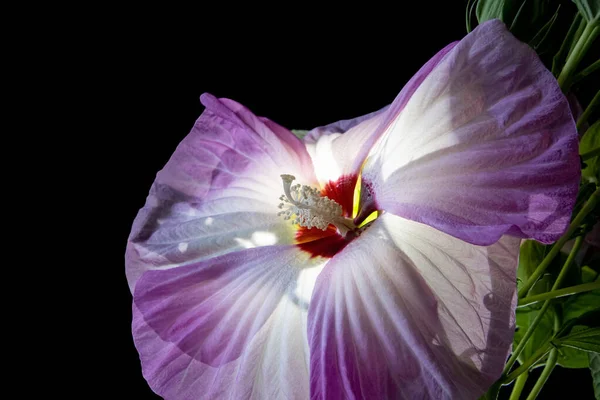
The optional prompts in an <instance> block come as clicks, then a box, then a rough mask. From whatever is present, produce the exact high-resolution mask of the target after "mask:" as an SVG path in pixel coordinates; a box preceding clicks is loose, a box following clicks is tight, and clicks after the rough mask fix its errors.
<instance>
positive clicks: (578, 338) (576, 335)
mask: <svg viewBox="0 0 600 400" xmlns="http://www.w3.org/2000/svg"><path fill="white" fill-rule="evenodd" d="M554 344H556V345H558V346H566V347H572V348H574V349H579V350H583V351H591V352H594V353H600V328H586V329H580V330H577V331H575V332H573V333H571V334H569V335H568V336H565V337H563V338H560V339H555V340H554Z"/></svg>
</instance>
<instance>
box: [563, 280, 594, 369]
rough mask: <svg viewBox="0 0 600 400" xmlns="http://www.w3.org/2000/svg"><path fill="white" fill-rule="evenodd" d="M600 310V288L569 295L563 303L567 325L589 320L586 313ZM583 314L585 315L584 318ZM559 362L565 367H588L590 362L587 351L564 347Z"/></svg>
mask: <svg viewBox="0 0 600 400" xmlns="http://www.w3.org/2000/svg"><path fill="white" fill-rule="evenodd" d="M595 310H600V290H594V291H591V292H586V293H580V294H576V295H573V296H570V297H568V299H567V301H565V302H564V303H563V319H564V321H566V324H565V326H569V325H570V326H575V325H576V324H582V323H586V322H588V320H589V318H587V317H585V316H586V315H589V314H586V313H589V312H592V313H593V312H594V311H595ZM582 316H584V317H583V318H582ZM586 327H587V324H586ZM559 354H560V355H559V358H558V364H559V365H560V366H562V367H564V368H587V367H588V364H589V360H588V356H587V352H585V351H582V350H579V349H575V348H571V347H562V348H561V349H560V353H559Z"/></svg>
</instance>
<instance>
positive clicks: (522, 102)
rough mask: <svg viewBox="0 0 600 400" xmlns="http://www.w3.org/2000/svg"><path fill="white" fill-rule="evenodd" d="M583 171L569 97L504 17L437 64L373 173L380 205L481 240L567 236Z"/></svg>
mask: <svg viewBox="0 0 600 400" xmlns="http://www.w3.org/2000/svg"><path fill="white" fill-rule="evenodd" d="M579 176H580V167H579V160H578V154H577V131H576V129H575V124H574V121H573V118H572V116H571V112H570V111H569V106H568V103H567V100H566V99H565V97H564V96H563V94H562V93H561V91H560V88H559V87H558V85H557V83H556V80H555V79H554V77H553V76H552V74H551V73H550V72H549V71H548V70H546V68H545V67H544V66H543V64H542V63H541V61H540V60H539V58H538V57H537V55H536V54H535V52H534V51H533V50H532V49H531V48H529V47H528V46H527V45H526V44H524V43H521V42H519V41H518V40H517V39H515V38H514V37H513V36H512V35H511V34H510V33H509V32H508V31H507V30H506V27H505V26H504V25H503V24H502V22H500V21H498V20H494V21H489V22H486V23H484V24H482V25H480V26H479V27H478V28H477V29H475V30H474V31H473V32H472V33H470V34H469V35H467V36H466V37H465V38H464V39H463V40H462V41H461V42H460V43H459V44H458V45H457V46H456V47H454V48H453V49H452V50H451V51H450V52H449V53H448V54H447V56H446V57H445V58H444V59H443V60H442V61H441V62H439V63H438V64H437V65H436V67H435V68H434V69H433V70H432V71H431V73H430V74H429V75H428V76H427V77H426V79H425V80H424V81H423V83H422V84H421V85H420V86H419V88H418V89H417V90H416V91H415V93H414V94H413V96H412V97H411V98H410V100H409V101H408V103H407V104H406V107H405V108H404V110H403V111H402V112H401V113H400V114H399V115H398V116H397V118H396V120H395V121H394V122H393V123H392V124H391V125H390V127H389V129H388V130H387V131H386V133H385V134H384V135H383V136H382V138H381V140H380V142H378V144H377V146H376V147H375V148H374V149H373V151H372V152H371V153H370V154H369V157H368V159H367V163H366V164H365V167H364V169H363V178H364V180H365V182H366V183H368V184H369V185H370V187H371V192H372V193H371V194H373V195H374V198H375V200H373V201H375V202H376V207H377V208H380V209H384V210H386V211H388V212H391V213H393V214H396V215H400V216H402V217H405V218H409V219H412V220H415V221H420V222H423V223H425V224H428V225H430V226H433V227H435V228H437V229H440V230H442V231H444V232H446V233H449V234H451V235H453V236H455V237H458V238H460V239H463V240H466V241H468V242H470V243H474V244H481V245H487V244H491V243H493V242H495V241H496V240H498V238H500V236H501V235H503V234H505V233H510V234H515V235H518V236H520V237H531V238H534V239H537V240H539V241H541V242H544V243H550V242H553V241H555V240H556V239H558V237H560V235H562V233H563V232H564V231H565V230H566V228H567V226H568V224H569V218H570V215H571V211H572V207H573V205H574V202H575V197H576V195H577V188H578V184H579ZM364 207H365V208H369V206H368V205H365V206H364ZM371 208H372V207H371Z"/></svg>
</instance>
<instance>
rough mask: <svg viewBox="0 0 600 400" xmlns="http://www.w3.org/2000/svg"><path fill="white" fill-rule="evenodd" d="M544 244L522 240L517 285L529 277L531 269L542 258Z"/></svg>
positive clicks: (519, 286)
mask: <svg viewBox="0 0 600 400" xmlns="http://www.w3.org/2000/svg"><path fill="white" fill-rule="evenodd" d="M545 254H546V246H544V245H543V244H541V243H538V242H536V241H535V240H524V241H523V242H522V244H521V249H520V250H519V268H518V269H517V287H518V288H519V289H520V288H521V286H522V285H523V283H525V282H526V281H527V279H529V277H530V276H531V274H532V273H533V271H534V270H535V269H536V267H537V266H538V265H540V263H541V262H542V260H543V259H544V256H545ZM532 294H536V293H532Z"/></svg>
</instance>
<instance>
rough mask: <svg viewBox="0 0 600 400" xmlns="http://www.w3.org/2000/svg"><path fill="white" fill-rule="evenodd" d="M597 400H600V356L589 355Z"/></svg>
mask: <svg viewBox="0 0 600 400" xmlns="http://www.w3.org/2000/svg"><path fill="white" fill-rule="evenodd" d="M588 357H589V360H590V372H591V373H592V381H593V382H594V394H595V397H596V400H600V354H596V353H588Z"/></svg>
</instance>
